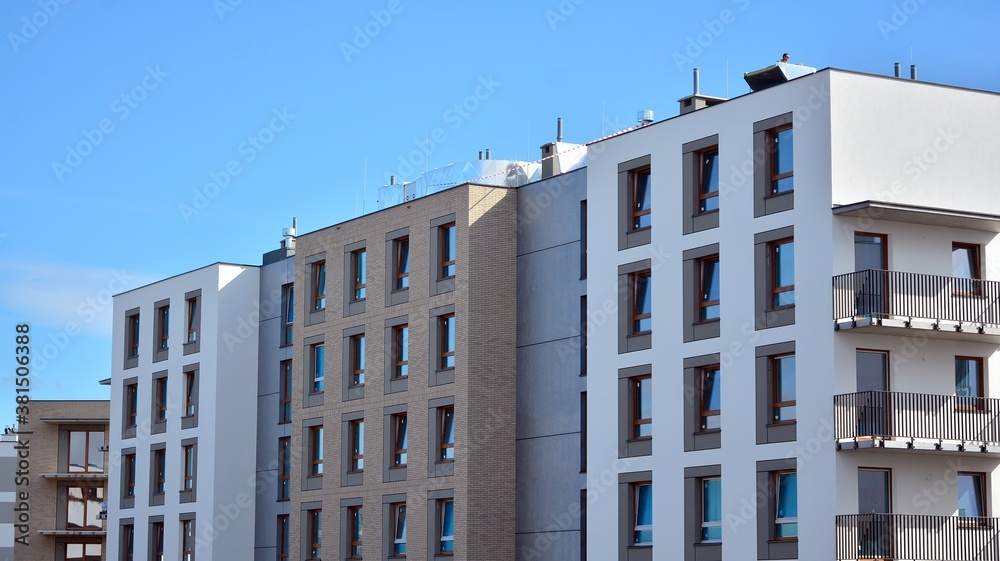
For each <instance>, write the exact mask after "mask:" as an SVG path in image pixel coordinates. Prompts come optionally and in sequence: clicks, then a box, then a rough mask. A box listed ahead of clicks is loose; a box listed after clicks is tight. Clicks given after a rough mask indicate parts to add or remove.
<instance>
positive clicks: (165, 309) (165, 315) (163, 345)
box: [156, 305, 170, 351]
mask: <svg viewBox="0 0 1000 561" xmlns="http://www.w3.org/2000/svg"><path fill="white" fill-rule="evenodd" d="M156 323H157V325H158V326H159V332H160V341H159V345H157V347H156V348H157V349H158V350H161V351H162V350H166V349H168V348H170V345H169V339H170V306H169V305H166V306H160V307H159V308H157V309H156Z"/></svg>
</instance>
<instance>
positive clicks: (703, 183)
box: [698, 147, 719, 213]
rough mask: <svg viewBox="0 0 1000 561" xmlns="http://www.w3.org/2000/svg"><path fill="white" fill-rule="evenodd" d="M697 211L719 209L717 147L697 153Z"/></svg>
mask: <svg viewBox="0 0 1000 561" xmlns="http://www.w3.org/2000/svg"><path fill="white" fill-rule="evenodd" d="M698 156H699V157H698V164H699V165H698V172H699V174H698V212H699V213H705V212H711V211H713V210H718V209H719V148H718V147H715V148H713V149H710V150H705V151H704V152H701V153H700V154H699V155H698Z"/></svg>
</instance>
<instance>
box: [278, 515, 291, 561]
mask: <svg viewBox="0 0 1000 561" xmlns="http://www.w3.org/2000/svg"><path fill="white" fill-rule="evenodd" d="M291 530H292V528H291V525H290V524H289V516H288V515H287V514H279V515H278V561H282V560H284V559H289V558H290V556H291V552H292V534H291Z"/></svg>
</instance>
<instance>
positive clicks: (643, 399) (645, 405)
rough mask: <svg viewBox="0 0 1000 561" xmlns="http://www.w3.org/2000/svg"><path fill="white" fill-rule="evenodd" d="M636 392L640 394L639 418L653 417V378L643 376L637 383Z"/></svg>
mask: <svg viewBox="0 0 1000 561" xmlns="http://www.w3.org/2000/svg"><path fill="white" fill-rule="evenodd" d="M636 386H637V387H636V392H638V394H639V396H638V397H639V399H638V400H637V401H638V402H639V418H640V419H652V418H653V379H652V378H643V379H641V380H639V383H638V384H637V385H636Z"/></svg>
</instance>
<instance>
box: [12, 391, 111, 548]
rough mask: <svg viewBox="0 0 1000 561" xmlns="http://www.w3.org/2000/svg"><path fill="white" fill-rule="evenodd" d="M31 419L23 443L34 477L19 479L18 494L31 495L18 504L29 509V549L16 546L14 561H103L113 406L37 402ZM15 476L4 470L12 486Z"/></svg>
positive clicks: (22, 434)
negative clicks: (109, 430)
mask: <svg viewBox="0 0 1000 561" xmlns="http://www.w3.org/2000/svg"><path fill="white" fill-rule="evenodd" d="M26 417H27V422H26V423H22V424H21V425H20V427H19V432H20V434H19V435H18V436H17V438H18V441H19V442H20V443H21V444H22V445H26V446H27V449H28V454H29V456H28V458H27V459H28V460H29V465H28V470H27V471H28V477H26V478H18V479H17V480H16V482H17V486H16V490H15V491H16V493H17V495H18V496H20V494H21V493H25V494H26V495H27V499H26V500H24V501H20V500H18V501H16V502H18V503H25V505H26V507H27V510H26V512H27V514H28V516H29V520H28V534H27V542H28V544H27V546H25V545H23V544H22V543H14V542H13V541H11V544H12V546H13V547H12V554H13V556H12V557H8V558H9V559H14V560H16V561H51V560H53V559H55V560H58V561H103V560H104V559H105V537H106V536H105V533H106V530H107V523H106V518H107V513H106V511H105V506H104V505H105V500H106V497H107V482H108V454H107V450H108V447H107V444H108V401H106V400H104V401H43V400H32V401H31V404H30V407H29V410H28V413H27V414H26ZM5 441H6V437H5ZM11 450H12V451H13V449H11ZM5 459H6V458H5ZM10 459H12V460H13V459H14V458H13V456H11V458H10ZM10 465H11V466H14V465H15V462H13V461H12V462H10ZM15 471H16V470H15V469H11V470H10V471H7V470H4V474H8V475H9V476H10V479H9V480H8V481H10V483H14V482H15V480H14V477H13V475H14V472H15ZM11 502H12V503H13V502H15V501H14V493H11ZM25 505H20V504H19V508H23V506H25ZM12 529H13V528H12ZM11 537H12V538H13V535H12V536H11Z"/></svg>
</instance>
